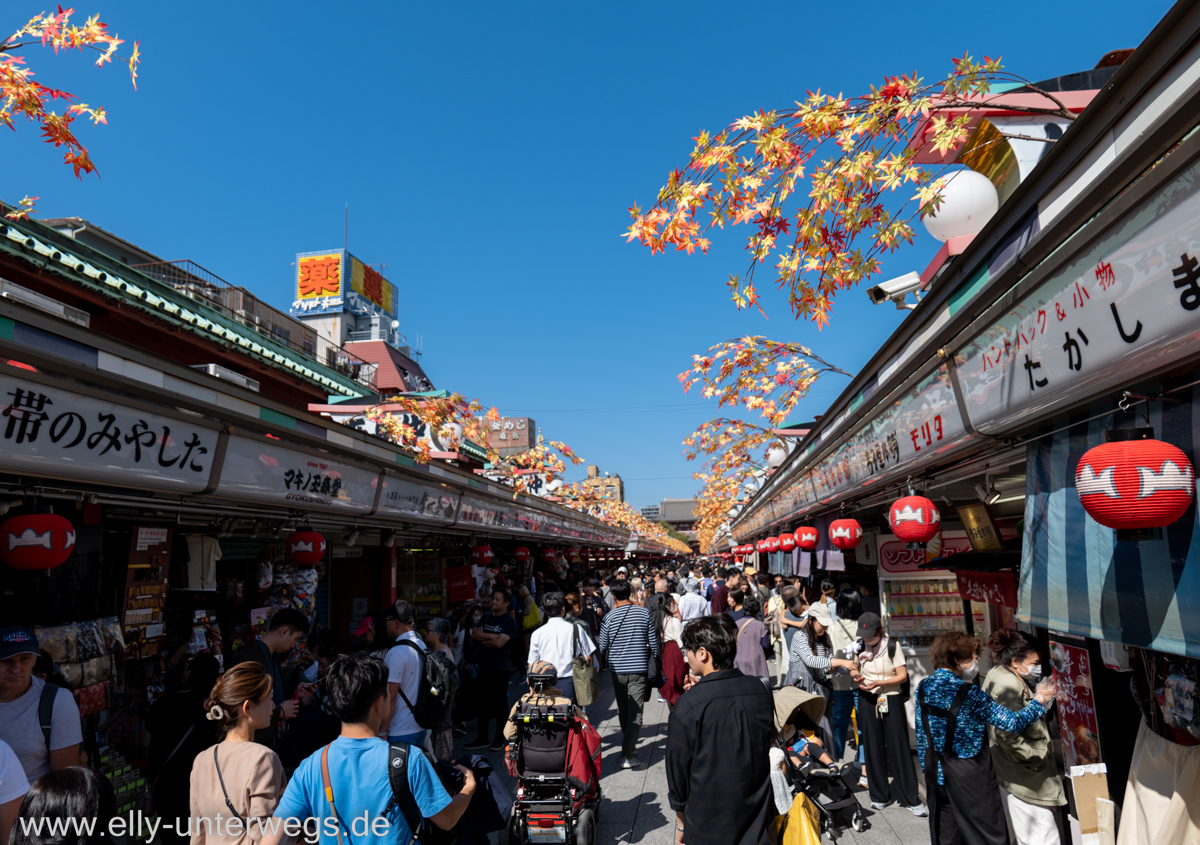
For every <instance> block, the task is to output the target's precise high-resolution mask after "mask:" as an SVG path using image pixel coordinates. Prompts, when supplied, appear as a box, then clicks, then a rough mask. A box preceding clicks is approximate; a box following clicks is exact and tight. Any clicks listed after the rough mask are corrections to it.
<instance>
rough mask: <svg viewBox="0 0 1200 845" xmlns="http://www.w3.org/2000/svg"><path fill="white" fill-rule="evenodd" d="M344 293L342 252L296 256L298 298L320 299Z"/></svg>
mask: <svg viewBox="0 0 1200 845" xmlns="http://www.w3.org/2000/svg"><path fill="white" fill-rule="evenodd" d="M341 293H342V254H341V253H340V252H335V253H330V254H328V255H299V256H296V299H320V298H321V297H324V296H340V295H341Z"/></svg>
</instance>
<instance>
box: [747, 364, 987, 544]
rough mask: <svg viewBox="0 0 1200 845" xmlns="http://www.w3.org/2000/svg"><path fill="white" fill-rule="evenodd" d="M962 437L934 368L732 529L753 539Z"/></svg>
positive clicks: (942, 378)
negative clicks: (768, 526)
mask: <svg viewBox="0 0 1200 845" xmlns="http://www.w3.org/2000/svg"><path fill="white" fill-rule="evenodd" d="M966 437H967V433H966V428H965V426H963V421H962V415H961V414H960V413H959V410H958V403H957V401H956V399H955V397H954V390H953V388H952V387H951V385H950V376H949V371H948V369H947V368H946V367H945V366H942V367H938V368H937V369H936V370H934V371H933V372H932V373H931V374H930V375H929V376H928V377H927V378H925V379H923V380H921V381H920V382H919V383H918V384H917V385H916V386H914V387H913V388H912V389H911V390H909V391H908V392H907V393H905V394H903V395H902V396H901V397H900V398H898V399H897V400H896V401H895V402H893V403H892V404H890V405H888V406H886V407H884V408H883V409H882V410H881V411H880V412H879V413H878V414H876V415H875V416H874V417H872V418H871V419H869V420H868V421H867V422H866V423H865V424H864V425H863V426H862V427H861V428H860V429H859V430H858V431H857V432H855V433H854V434H853V435H852V436H851V437H850V438H849V439H848V440H847V441H846V442H845V443H843V444H842V445H841V446H839V447H838V448H837V449H836V450H835V451H834V452H833V453H832V454H831V455H829V456H827V457H825V458H824V459H823V460H821V461H820V463H818V464H816V465H814V466H813V467H812V468H811V470H810V471H809V472H808V473H806V474H805V475H804V476H802V477H801V479H800V480H798V481H797V482H796V483H794V484H792V485H789V487H788V488H787V489H785V490H782V491H780V492H779V493H777V494H775V496H774V497H773V498H772V499H771V501H770V502H768V503H765V505H764V507H762V508H760V509H759V511H758V512H757V513H755V514H754V515H752V516H751V517H750V518H749V519H748V520H747V521H746V522H745V523H744V524H743V523H739V525H738V528H739V529H740V530H742V531H745V532H748V533H753V532H754V531H757V530H759V529H760V528H762V527H763V526H764V525H765V524H767V523H769V522H771V521H773V520H779V519H783V518H790V517H792V516H793V515H797V514H799V513H802V512H803V511H805V510H808V509H809V508H811V507H812V506H813V505H815V504H818V503H822V502H828V501H830V500H832V499H833V498H835V497H836V496H838V495H839V494H841V493H844V492H847V491H849V490H851V489H854V488H858V487H864V486H870V485H873V484H877V483H879V482H881V481H883V480H885V479H889V478H894V477H895V476H896V475H897V474H898V473H899V472H907V471H911V470H912V469H915V468H916V467H918V466H921V465H922V464H925V463H927V462H928V461H931V460H933V459H934V458H935V456H937V455H938V454H939V453H942V452H945V451H946V450H947V449H950V448H953V447H954V446H956V445H958V444H959V443H961V442H962V441H963V440H964V439H966Z"/></svg>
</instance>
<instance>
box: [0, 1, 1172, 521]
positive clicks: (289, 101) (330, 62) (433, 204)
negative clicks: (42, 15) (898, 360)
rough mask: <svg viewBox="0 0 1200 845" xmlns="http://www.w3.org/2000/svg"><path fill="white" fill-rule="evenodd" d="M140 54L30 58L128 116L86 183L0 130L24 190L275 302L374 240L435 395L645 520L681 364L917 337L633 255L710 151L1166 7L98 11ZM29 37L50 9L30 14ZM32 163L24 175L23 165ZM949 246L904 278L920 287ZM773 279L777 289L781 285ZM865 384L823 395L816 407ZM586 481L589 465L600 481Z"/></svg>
mask: <svg viewBox="0 0 1200 845" xmlns="http://www.w3.org/2000/svg"><path fill="white" fill-rule="evenodd" d="M78 8H79V11H80V13H81V14H91V13H93V12H97V11H98V12H100V13H101V17H102V19H103V20H105V21H107V22H109V23H110V24H111V25H112V26H113V27H114V28H115V29H116V30H117V32H118V33H120V35H121V36H122V37H126V38H129V39H133V38H138V39H140V40H141V42H142V53H143V57H144V64H143V66H142V71H141V77H140V79H139V87H140V90H139V91H138V92H134V91H133V90H132V89H131V88H130V86H129V84H128V76H127V74H123V72H122V70H121V69H119V68H114V67H106V68H104V69H103V70H102V71H96V70H95V69H94V68H92V67H91V66H90V64H89V63H88V61H87V60H85V59H84V58H82V57H79V56H69V57H65V58H64V57H61V56H60V57H58V58H55V57H54V56H53V55H52V54H50V53H49V52H48V51H47V52H44V53H39V52H38V51H36V50H35V51H33V52H32V53H30V54H29V56H28V61H29V62H30V64H31V66H32V67H33V68H34V69H35V70H36V71H38V73H39V76H38V78H39V80H40V81H42V82H43V83H45V84H50V85H56V86H59V87H63V88H65V89H67V90H69V91H72V92H73V93H76V94H78V95H79V96H81V98H82V99H83V100H84V101H86V102H88V103H90V104H92V105H93V106H95V105H103V106H105V107H106V108H107V109H108V111H109V125H108V126H107V127H100V128H96V129H92V128H84V129H83V131H82V134H83V137H84V139H85V143H88V145H89V147H90V149H91V151H92V154H93V158H94V160H95V161H96V163H97V165H98V167H99V171H100V175H101V178H99V179H97V178H94V177H89V178H85V179H84V180H83V181H82V182H81V181H77V180H76V179H74V177H73V176H71V173H70V171H69V169H67V168H65V167H63V166H62V165H61V164H59V156H58V154H57V153H56V151H54V150H53V149H52V148H50V147H49V146H48V145H45V144H42V143H40V142H39V141H38V140H37V133H36V132H35V131H32V127H29V126H19V127H18V132H17V133H15V134H7V135H5V136H3V143H4V145H5V148H4V149H5V153H6V159H7V161H8V163H9V166H8V167H5V168H4V169H3V172H2V173H0V196H3V197H4V199H6V200H8V201H10V202H11V201H15V200H17V199H19V198H20V197H21V196H23V195H25V194H30V195H40V197H41V200H40V201H39V207H38V216H44V217H51V216H54V217H57V216H82V217H87V218H88V219H90V220H91V221H93V222H94V223H96V224H97V225H100V226H102V227H104V228H106V229H109V230H111V231H114V232H116V233H118V234H120V235H121V236H123V237H125V238H126V239H128V240H130V241H133V242H134V243H137V244H139V245H141V246H143V247H145V248H146V249H149V250H151V251H152V252H155V253H157V254H159V255H161V256H163V257H164V258H166V259H182V258H190V259H192V260H193V261H196V262H198V263H199V264H202V265H204V266H205V267H207V268H209V269H210V270H212V271H213V272H215V273H217V274H218V275H220V276H223V277H224V278H226V279H228V280H229V281H231V282H233V283H235V284H240V285H244V286H246V287H248V288H250V289H252V290H253V291H255V292H256V293H257V294H259V295H260V296H262V297H263V298H265V299H267V300H268V301H270V302H272V303H274V304H275V305H277V306H281V307H286V306H287V304H288V303H289V302H290V301H291V298H292V284H293V281H292V279H293V277H292V262H293V261H294V256H295V254H296V253H297V252H306V251H311V250H319V249H325V248H329V247H340V246H341V245H342V237H343V213H344V208H345V205H346V203H347V202H348V203H349V205H350V236H349V245H350V250H351V251H352V252H354V253H355V254H356V255H357V256H359V257H360V258H362V259H363V260H365V261H367V262H370V263H384V264H386V265H388V267H387V269H386V273H385V275H387V276H388V277H389V278H390V279H391V280H392V281H393V282H395V283H397V284H398V285H399V287H400V302H401V305H400V322H401V327H402V328H401V330H402V331H404V332H405V333H407V334H408V336H409V339H410V341H413V342H416V340H417V338H418V336H419V337H420V338H421V340H422V342H423V346H424V350H425V357H424V359H423V363H424V365H425V367H426V369H427V370H428V371H429V374H430V376H431V378H432V379H433V381H434V383H435V384H436V385H437V386H439V387H443V388H447V389H451V390H457V391H459V392H462V393H464V394H466V395H469V396H476V397H479V398H480V399H481V400H482V401H483V402H484V403H485V404H487V405H495V406H497V407H499V408H500V410H501V411H502V412H503V413H512V414H521V415H528V416H532V417H534V419H536V420H537V422H538V424H539V426H540V427H541V429H542V431H543V432H544V433H545V434H547V435H548V436H550V437H553V438H555V439H562V440H565V441H567V442H568V443H570V444H571V445H572V447H573V448H575V450H576V451H577V452H578V453H579V454H581V455H583V456H584V457H585V458H587V459H588V462H589V463H596V464H598V465H599V466H600V468H601V469H602V470H607V471H610V472H614V473H620V474H621V475H622V477H623V478H624V479H625V480H626V494H627V498H628V499H629V500H630V501H631V503H632V504H634V505H636V506H638V507H640V506H642V505H646V504H652V503H655V502H657V501H658V500H659V499H661V498H663V497H684V496H690V495H691V494H692V493H693V492H694V491H695V488H696V483H695V482H694V481H693V480H692V479H691V472H692V470H693V469H694V466H693V465H691V464H688V463H687V462H686V461H685V460H684V459H683V457H682V447H681V445H680V442H681V441H682V440H683V438H684V437H685V436H686V435H687V434H688V433H689V432H690V431H691V430H692V429H694V428H695V427H696V426H697V425H699V424H700V423H702V422H703V421H704V420H705V419H708V418H709V417H710V416H712V415H713V408H712V406H711V405H708V404H706V403H704V402H703V401H702V400H700V399H699V397H697V396H696V395H695V393H692V394H688V395H685V394H683V393H682V391H681V389H680V387H679V384H678V382H677V381H676V378H675V377H676V375H677V374H678V373H679V372H680V371H681V370H683V369H684V368H685V367H686V366H687V364H688V362H689V361H690V356H691V355H692V353H695V352H701V351H703V350H704V349H706V348H707V347H709V346H710V345H712V344H713V343H716V342H718V341H720V340H723V339H726V338H730V337H735V336H740V335H744V334H747V333H755V334H764V335H767V336H769V337H773V338H777V339H783V340H799V341H801V342H804V343H806V344H808V345H810V346H811V347H813V349H814V350H815V351H817V352H818V353H819V354H821V355H823V356H824V357H825V358H827V359H828V360H830V361H832V362H834V363H836V364H837V365H838V366H840V367H842V368H843V369H846V370H848V371H851V372H854V371H857V370H858V368H860V367H861V366H862V365H863V364H865V363H866V362H867V361H868V360H869V359H870V357H871V354H872V353H873V352H874V351H875V349H877V348H878V346H879V345H880V344H881V343H882V342H883V341H884V339H885V338H886V337H887V336H888V335H889V334H890V333H891V332H892V331H893V330H894V328H895V327H896V326H897V325H898V324H899V322H900V320H901V319H903V316H904V315H903V314H902V313H901V312H899V311H897V310H895V309H894V308H891V307H890V306H888V307H874V306H872V305H870V303H869V302H868V300H867V297H866V295H865V294H864V293H863V292H862V291H861V290H853V291H849V292H846V293H844V294H843V295H842V296H841V297H840V298H839V300H838V304H837V307H836V309H835V312H834V318H833V323H832V326H830V327H828V328H826V329H825V330H824V331H822V332H820V333H818V332H817V331H816V330H815V328H814V327H813V326H812V325H811V324H808V323H797V322H796V321H794V320H793V319H792V318H791V317H790V315H789V314H788V312H787V308H786V302H785V301H784V299H783V297H782V295H780V294H775V293H774V291H773V290H770V288H771V287H772V286H770V285H763V287H764V288H767V289H768V290H767V292H766V296H765V304H766V308H767V313H768V316H769V317H770V319H769V320H765V319H764V318H763V317H762V315H760V314H759V313H758V312H757V311H754V312H741V313H739V312H738V311H736V310H735V308H734V307H733V305H732V303H730V301H729V299H728V296H727V292H726V288H725V284H724V280H725V279H726V278H727V277H728V275H729V274H730V273H731V272H742V271H743V270H744V269H745V267H746V261H745V256H744V253H743V251H742V245H743V244H744V233H743V232H742V231H741V230H740V229H738V230H733V231H732V232H726V233H724V234H718V235H716V237H715V245H714V248H713V250H712V252H711V253H710V254H709V255H708V256H707V257H699V256H696V257H687V256H683V255H667V256H653V257H652V256H651V255H650V254H649V252H648V251H646V250H644V249H642V248H638V247H635V246H632V245H626V244H625V242H624V240H623V239H622V238H620V237H618V235H619V234H620V233H621V232H622V231H623V230H624V228H625V226H626V224H627V220H628V216H627V212H626V208H627V207H628V206H629V205H631V204H632V203H634V202H640V203H642V204H643V205H645V204H647V203H648V202H649V201H650V200H652V199H653V197H654V195H655V193H656V192H657V190H658V188H659V186H660V185H661V184H662V183H663V181H664V179H665V176H666V174H667V172H668V171H669V170H670V169H671V168H672V167H675V166H679V165H682V164H683V163H685V162H686V156H687V154H688V153H689V152H690V150H691V147H692V141H691V138H692V136H694V135H695V134H696V133H697V131H698V130H700V129H710V130H717V129H719V128H721V127H723V126H725V125H727V124H728V123H729V122H731V121H732V120H734V119H736V118H738V117H740V116H742V115H743V114H746V113H749V112H751V111H754V110H756V109H758V108H772V107H783V106H787V105H789V104H791V103H792V102H793V101H794V100H796V99H798V98H801V97H803V96H804V92H805V90H806V89H816V88H818V87H819V88H821V89H822V90H824V91H827V92H833V93H836V92H843V93H846V94H847V95H853V94H857V93H860V92H862V91H864V90H865V89H866V87H867V85H869V84H871V83H879V82H880V81H881V80H882V78H883V77H884V75H887V74H896V73H902V72H910V71H913V70H916V71H918V72H920V73H921V74H922V75H924V76H925V77H927V78H934V77H936V76H938V75H942V74H944V73H946V72H947V71H948V70H949V68H950V59H951V57H952V56H957V55H961V54H962V53H963V51H964V50H970V51H971V52H972V53H973V54H974V55H976V56H981V55H983V54H985V53H986V54H988V55H992V56H995V55H997V54H999V55H1001V56H1003V57H1004V64H1005V66H1006V67H1007V68H1009V69H1010V70H1013V71H1015V72H1017V73H1020V74H1022V75H1024V76H1026V77H1028V78H1030V79H1033V80H1038V79H1043V78H1047V77H1051V76H1057V75H1060V74H1064V73H1069V72H1072V71H1077V70H1083V69H1087V68H1090V67H1092V66H1093V65H1094V64H1095V63H1096V61H1097V60H1098V59H1099V58H1100V57H1101V56H1102V55H1104V54H1105V53H1106V52H1108V51H1109V50H1112V49H1117V48H1122V47H1134V46H1137V44H1139V43H1140V42H1141V40H1142V39H1143V38H1144V37H1145V35H1146V34H1147V33H1148V32H1149V31H1150V30H1151V29H1152V28H1153V27H1154V25H1155V24H1156V23H1157V22H1158V20H1159V18H1160V17H1161V16H1162V15H1163V14H1165V12H1166V11H1167V9H1168V8H1169V4H1168V3H1165V2H1147V3H1113V2H1101V3H1088V4H1082V3H1078V4H1074V3H1072V4H1068V3H1045V2H1036V3H1035V2H1010V3H1007V4H1005V5H1004V6H1003V8H1000V7H996V6H986V7H985V6H983V5H982V4H976V5H975V6H972V5H970V4H960V5H959V6H957V7H953V8H952V7H945V6H943V7H938V6H913V5H912V4H898V3H888V4H883V3H878V4H874V3H861V2H860V3H853V4H812V3H756V4H746V3H724V4H717V3H707V2H691V3H686V4H684V3H678V4H675V3H670V4H669V3H644V2H642V3H626V2H606V3H592V4H576V3H541V4H531V3H520V2H514V3H505V4H494V3H475V2H468V3H463V4H453V5H452V4H436V3H435V4H415V3H410V4H387V3H384V4H376V5H375V6H363V5H348V4H331V3H313V2H294V3H290V4H287V5H283V4H274V3H265V4H242V3H238V4H234V3H229V2H215V3H208V4H178V3H134V2H103V3H100V4H99V5H95V6H87V7H84V6H80V7H78ZM8 9H9V12H10V19H9V21H8V24H9V26H10V27H11V28H12V29H16V27H17V26H18V25H19V24H20V23H22V22H24V20H25V19H27V18H28V17H29V16H31V15H32V14H34V13H36V12H38V11H41V9H42V7H41V6H28V7H27V8H25V7H23V8H20V9H18V8H16V7H14V6H13V4H9V6H8ZM15 162H20V164H19V165H18V166H15V167H14V166H13V164H14V163H15ZM936 246H937V244H936V243H935V242H934V241H933V240H932V239H931V238H929V237H928V236H925V235H924V234H922V236H921V237H920V238H919V239H918V241H917V243H916V244H915V245H914V246H912V247H909V248H906V249H905V250H903V251H901V252H899V253H896V254H894V255H892V256H889V257H888V258H886V259H885V261H884V266H883V269H884V274H883V278H890V277H892V276H896V275H900V274H902V273H905V272H908V271H909V270H920V269H923V268H924V266H925V265H926V264H927V263H928V261H929V260H930V258H932V256H933V253H934V252H935V251H936ZM764 278H766V274H764ZM845 383H846V380H845V379H844V378H829V379H827V380H826V381H824V382H823V383H819V384H818V385H817V386H816V388H815V389H814V391H813V393H812V395H811V396H810V397H809V398H808V399H806V400H805V403H804V404H803V405H802V406H801V410H802V413H803V414H804V415H807V416H809V417H811V416H812V415H813V414H819V413H821V412H822V411H823V410H824V408H825V407H826V406H827V405H828V404H829V403H830V402H831V401H832V400H833V399H834V398H835V397H836V396H837V394H838V393H839V392H840V391H841V389H842V388H843V387H844V385H845ZM581 475H582V468H580V469H578V470H574V471H572V472H571V473H569V474H568V478H575V477H580V476H581Z"/></svg>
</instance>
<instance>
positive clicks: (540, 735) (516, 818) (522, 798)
mask: <svg viewBox="0 0 1200 845" xmlns="http://www.w3.org/2000/svg"><path fill="white" fill-rule="evenodd" d="M528 681H529V692H528V693H526V694H525V695H523V696H521V699H520V700H519V701H518V702H517V703H516V704H515V705H513V708H512V712H511V713H509V717H508V723H507V724H506V725H505V726H504V738H505V739H506V740H508V743H509V744H508V748H507V749H506V751H505V756H504V761H505V765H506V766H507V768H508V772H509V774H510V775H512V776H513V777H515V778H517V797H516V800H515V801H514V802H513V809H512V817H511V818H510V819H509V824H508V845H525V844H526V843H529V842H560V843H564V845H566V844H567V843H570V845H594V843H595V841H596V823H597V820H598V818H599V810H600V797H601V796H600V737H599V735H598V734H597V733H596V731H595V729H594V728H593V727H592V724H591V722H589V721H588V719H587V716H585V715H584V714H583V711H582V710H580V709H579V708H578V707H576V706H575V705H574V704H572V703H571V700H570V699H568V698H566V697H565V696H564V695H563V694H562V692H561V691H560V690H558V689H556V688H555V684H556V683H558V672H557V670H555V668H554V666H553V664H551V663H547V662H546V661H544V660H539V661H538V662H537V663H534V664H533V665H532V666H531V667H529V675H528Z"/></svg>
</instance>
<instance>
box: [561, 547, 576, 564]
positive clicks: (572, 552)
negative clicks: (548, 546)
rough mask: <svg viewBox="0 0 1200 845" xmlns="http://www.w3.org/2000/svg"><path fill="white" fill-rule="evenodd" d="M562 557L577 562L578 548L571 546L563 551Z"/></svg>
mask: <svg viewBox="0 0 1200 845" xmlns="http://www.w3.org/2000/svg"><path fill="white" fill-rule="evenodd" d="M563 557H565V558H566V559H567V560H568V561H569V562H571V563H578V562H579V549H577V548H575V547H574V546H571V547H570V548H568V549H567V550H566V551H565V552H563Z"/></svg>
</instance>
